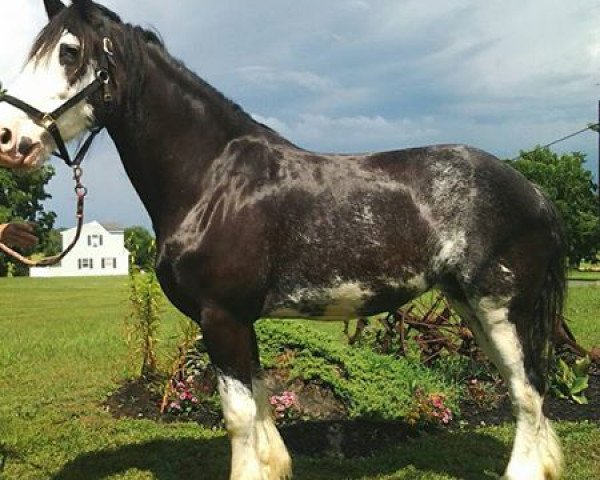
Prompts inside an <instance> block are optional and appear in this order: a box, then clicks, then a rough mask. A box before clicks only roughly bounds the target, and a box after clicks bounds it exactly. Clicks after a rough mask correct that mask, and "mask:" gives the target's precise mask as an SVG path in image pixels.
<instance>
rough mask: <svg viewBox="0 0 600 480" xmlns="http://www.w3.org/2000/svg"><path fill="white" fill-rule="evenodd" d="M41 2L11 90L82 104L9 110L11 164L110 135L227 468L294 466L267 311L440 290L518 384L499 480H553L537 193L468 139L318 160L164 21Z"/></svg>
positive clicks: (348, 307)
mask: <svg viewBox="0 0 600 480" xmlns="http://www.w3.org/2000/svg"><path fill="white" fill-rule="evenodd" d="M44 4H45V8H46V12H47V15H48V18H49V22H48V24H47V25H46V26H45V27H44V28H43V30H42V31H41V32H40V33H39V35H38V37H37V39H36V40H35V42H34V43H33V46H32V49H31V52H30V54H29V56H28V58H27V60H26V64H25V66H24V68H23V71H22V73H21V75H20V76H18V77H17V79H16V81H15V83H14V85H13V86H12V87H11V88H10V89H9V90H8V91H9V92H10V93H11V94H12V95H14V96H15V97H18V98H20V99H23V102H27V103H26V104H27V105H35V109H36V111H38V112H54V111H56V109H61V107H60V105H61V104H62V102H68V101H69V100H71V103H70V105H68V108H62V109H61V112H60V113H61V115H60V116H58V115H55V116H54V117H53V116H52V115H51V114H44V115H41V116H39V115H33V114H32V113H31V111H30V112H27V111H24V110H23V108H24V107H23V108H19V107H15V105H14V104H6V102H3V103H1V104H0V107H1V111H0V152H1V155H2V156H4V157H6V158H10V159H11V161H10V162H7V163H10V164H11V165H17V166H21V167H23V168H25V167H27V168H34V167H35V166H36V165H40V164H41V163H42V162H44V161H45V160H46V159H47V158H48V156H49V155H50V154H51V152H52V151H53V150H54V149H56V148H58V149H61V146H60V143H61V142H63V141H64V142H68V141H70V140H73V139H77V138H81V137H82V136H83V135H84V134H85V132H86V131H88V130H90V129H94V128H98V127H105V128H106V129H107V131H108V133H109V135H110V137H111V138H112V140H113V141H114V143H115V145H116V147H117V150H118V152H119V155H120V157H121V160H122V163H123V165H124V168H125V170H126V172H127V174H128V176H129V178H130V180H131V182H132V184H133V186H134V188H135V190H136V191H137V193H138V195H139V196H140V198H141V200H142V202H143V204H144V206H145V208H146V209H147V211H148V213H149V215H150V218H151V221H152V225H153V228H154V231H155V233H156V238H157V250H158V253H157V259H156V271H157V275H158V278H159V281H160V284H161V286H162V288H163V289H164V292H165V294H166V295H167V297H168V298H169V300H170V301H171V302H172V303H173V304H174V305H175V306H176V307H177V308H178V309H179V310H180V311H181V312H183V313H184V314H186V315H187V316H189V317H190V318H191V319H192V320H193V321H195V322H197V323H198V324H199V325H200V327H201V329H202V332H203V336H204V340H205V342H206V347H207V349H208V352H209V355H210V358H211V361H212V363H213V364H214V366H215V368H216V371H217V375H218V390H219V394H220V397H221V402H222V407H223V414H224V419H225V426H226V429H227V432H228V434H229V438H230V443H231V466H230V472H231V473H230V475H231V476H230V478H231V479H235V480H279V479H284V478H290V476H291V459H290V455H289V454H288V452H287V450H286V447H285V445H284V443H283V441H282V439H281V436H280V434H279V432H278V430H277V428H276V427H275V424H274V421H273V418H272V414H271V410H270V407H269V405H268V402H267V394H266V390H265V387H264V385H263V379H262V374H261V367H260V362H259V350H258V346H257V341H256V335H255V330H254V324H255V322H256V320H258V319H259V318H261V317H269V318H275V319H290V318H295V319H326V320H344V319H348V318H364V317H368V316H372V315H376V314H380V313H386V312H392V311H395V309H397V308H398V307H400V306H401V305H402V304H404V303H406V302H407V301H409V300H410V299H413V298H415V297H416V296H418V295H420V294H422V293H423V292H426V291H427V290H429V289H431V288H433V287H436V288H439V289H440V290H441V291H442V292H443V293H444V294H445V295H446V296H447V298H448V299H449V301H450V302H451V304H452V305H453V307H454V308H455V309H456V310H457V312H459V313H460V315H461V316H462V318H464V319H465V320H466V321H467V322H468V324H469V326H470V328H471V329H472V331H473V333H474V335H475V337H476V339H477V342H478V344H479V345H480V347H481V348H482V349H483V350H484V351H485V352H486V354H487V355H488V356H489V358H490V359H491V361H492V362H493V363H494V364H495V365H496V367H497V368H498V370H499V372H500V374H501V375H502V377H503V379H504V381H505V383H506V385H507V387H508V389H509V392H510V397H511V400H512V403H513V408H514V414H515V417H516V425H517V428H516V434H515V438H514V443H513V447H512V452H511V456H510V459H509V462H508V466H507V467H506V470H505V473H504V477H503V478H505V479H508V480H547V479H557V478H559V476H560V474H561V468H562V467H561V466H562V454H561V447H560V442H559V440H558V438H557V436H556V434H555V433H554V430H553V428H552V426H551V424H550V422H549V421H548V419H547V418H546V417H545V415H544V413H543V411H542V403H543V398H544V395H545V393H546V391H547V388H548V380H547V370H548V365H549V360H550V358H551V355H552V348H551V342H550V337H551V334H552V332H553V331H554V328H555V326H556V318H557V316H558V315H559V313H560V312H561V308H562V305H563V299H564V292H565V284H566V281H565V263H566V262H565V259H566V253H565V251H566V250H565V236H564V233H563V229H562V227H561V222H560V219H559V217H558V215H557V212H556V210H555V208H554V207H553V205H552V204H551V202H550V201H549V200H548V199H547V198H546V197H545V196H544V195H543V194H542V193H541V191H540V190H539V189H538V188H537V187H535V186H533V185H532V184H531V183H529V182H528V181H527V180H526V179H525V178H524V177H522V176H521V175H520V174H519V173H517V172H516V171H514V170H513V169H512V168H511V167H510V166H507V165H505V164H504V163H503V162H501V161H500V160H498V159H497V158H495V157H494V156H492V155H491V154H489V153H486V152H484V151H481V150H479V149H476V148H473V147H470V146H466V145H460V144H457V145H431V146H424V147H420V148H410V149H402V150H396V151H386V152H375V153H369V154H355V155H353V154H320V153H315V152H311V151H307V150H305V149H302V148H300V147H298V146H296V145H294V144H293V143H291V142H290V141H288V140H286V139H285V138H283V137H282V136H281V135H279V134H278V133H277V132H276V131H274V130H272V129H270V128H269V127H267V126H265V125H263V124H261V123H259V122H257V121H255V120H254V119H253V118H252V117H251V116H250V115H248V114H247V113H245V112H244V110H243V109H242V108H241V107H239V106H238V105H237V104H235V103H234V102H232V101H230V100H229V99H227V98H226V97H225V96H223V95H222V94H221V93H220V92H219V91H218V90H216V89H215V88H213V87H212V86H211V85H209V84H207V83H206V82H205V81H203V80H202V79H200V78H199V77H198V76H196V75H195V74H194V73H192V72H191V71H190V70H189V69H188V68H186V67H185V65H184V64H183V63H181V62H180V61H178V60H176V59H174V58H173V57H172V56H171V55H170V54H169V53H168V51H167V50H166V48H165V46H164V44H163V42H162V41H161V39H160V38H159V36H158V35H157V34H155V33H154V32H151V31H148V30H145V29H142V28H140V27H138V26H134V25H131V24H127V23H125V22H123V21H122V20H121V18H120V17H119V16H118V15H117V14H115V13H114V12H112V11H111V10H109V9H107V8H106V7H104V6H102V5H99V4H97V3H94V2H93V1H91V0H73V1H72V4H70V5H69V6H66V5H65V4H63V3H62V2H61V1H60V0H45V1H44ZM92 84H93V85H95V87H94V88H93V89H92V90H89V89H88V90H86V89H87V87H89V86H90V85H92ZM82 92H86V93H85V95H82ZM74 99H75V100H74ZM13 103H14V102H13ZM38 109H39V110H38ZM25 110H26V109H25ZM34 113H35V112H34ZM57 132H58V134H57Z"/></svg>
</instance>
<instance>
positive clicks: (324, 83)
mask: <svg viewBox="0 0 600 480" xmlns="http://www.w3.org/2000/svg"><path fill="white" fill-rule="evenodd" d="M236 72H237V73H238V74H239V75H240V76H241V78H242V80H245V81H248V82H251V83H254V84H255V85H257V86H259V87H262V88H265V87H266V88H272V87H276V88H280V87H283V88H289V87H290V86H291V87H300V88H303V89H306V90H310V91H313V92H319V91H329V90H331V89H333V88H335V87H336V83H335V82H334V81H333V80H331V79H329V78H326V77H322V76H320V75H317V74H315V73H313V72H308V71H295V70H278V69H276V68H272V67H266V66H260V65H253V66H246V67H240V68H237V69H236Z"/></svg>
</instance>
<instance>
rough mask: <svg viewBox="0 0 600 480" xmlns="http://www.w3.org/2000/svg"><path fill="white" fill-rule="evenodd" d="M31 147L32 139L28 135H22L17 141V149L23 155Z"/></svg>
mask: <svg viewBox="0 0 600 480" xmlns="http://www.w3.org/2000/svg"><path fill="white" fill-rule="evenodd" d="M31 147H33V140H31V138H29V137H23V138H22V139H21V141H20V142H19V148H18V149H17V150H18V151H19V153H20V154H21V155H23V156H25V155H27V154H28V153H29V152H30V151H31Z"/></svg>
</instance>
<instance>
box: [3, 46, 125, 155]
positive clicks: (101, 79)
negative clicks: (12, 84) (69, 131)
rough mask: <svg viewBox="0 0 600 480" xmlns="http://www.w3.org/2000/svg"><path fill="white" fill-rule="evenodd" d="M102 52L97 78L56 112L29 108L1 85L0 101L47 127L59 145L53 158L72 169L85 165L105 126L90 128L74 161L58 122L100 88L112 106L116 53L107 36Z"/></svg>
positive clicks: (105, 100) (105, 99)
mask: <svg viewBox="0 0 600 480" xmlns="http://www.w3.org/2000/svg"><path fill="white" fill-rule="evenodd" d="M103 49H104V53H105V56H104V58H102V61H101V62H100V63H101V65H100V67H99V68H98V69H97V70H96V78H95V79H94V80H93V81H92V83H90V84H89V85H88V86H87V87H85V88H84V89H83V90H81V92H79V93H78V94H77V95H75V96H74V97H72V98H70V99H69V100H67V101H66V102H65V103H63V104H62V105H61V106H60V107H58V108H57V109H56V110H54V111H53V112H50V113H48V112H42V111H40V110H38V109H37V108H35V107H32V106H31V105H29V104H28V103H27V102H24V101H23V100H20V99H18V98H16V97H13V96H12V95H8V93H7V92H6V90H3V89H2V85H1V84H0V102H6V103H8V104H10V105H12V106H13V107H15V108H18V109H19V110H22V111H23V112H25V113H26V114H27V115H28V116H29V117H30V118H31V119H32V120H33V121H34V122H35V123H37V124H38V125H39V126H41V127H42V128H44V129H45V130H46V131H47V132H48V133H49V134H50V135H51V136H52V138H53V139H54V143H56V147H57V148H58V152H54V153H53V155H54V156H56V157H58V158H61V159H62V160H63V161H64V162H65V163H66V164H67V166H69V167H77V166H79V165H80V164H81V162H83V159H84V158H85V155H86V154H87V152H88V150H89V149H90V147H91V145H92V142H93V141H94V139H95V138H96V135H98V134H99V133H100V132H101V131H102V129H103V128H104V125H101V124H95V125H92V126H91V127H89V131H90V134H89V135H88V137H87V139H86V140H85V141H84V142H83V144H82V145H81V147H80V148H79V150H78V151H77V153H76V154H75V158H73V159H72V158H71V155H70V154H69V151H68V150H67V147H66V145H65V141H64V140H63V138H62V135H61V133H60V129H59V128H58V124H57V123H56V122H57V121H58V119H59V118H60V117H61V116H62V115H64V114H65V112H67V111H69V110H70V109H72V108H73V107H74V106H75V105H77V104H78V103H79V102H81V101H82V100H86V99H88V98H89V97H90V96H92V95H93V94H94V93H96V92H97V91H99V90H100V89H103V99H104V103H105V104H110V103H111V101H112V94H111V91H110V73H109V70H108V67H109V64H110V63H112V61H113V60H112V56H113V50H112V42H111V40H110V39H109V38H107V37H105V38H104V40H103Z"/></svg>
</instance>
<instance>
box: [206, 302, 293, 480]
mask: <svg viewBox="0 0 600 480" xmlns="http://www.w3.org/2000/svg"><path fill="white" fill-rule="evenodd" d="M201 327H202V332H203V335H204V340H205V342H206V347H207V349H208V352H209V355H210V357H211V360H212V362H213V364H214V365H215V366H216V368H217V374H218V378H219V393H220V395H221V404H222V406H223V415H224V417H225V425H226V427H227V432H228V433H229V437H230V440H231V480H281V479H286V478H290V477H291V460H290V456H289V454H288V452H287V450H286V448H285V445H284V443H283V440H282V439H281V436H280V435H279V432H278V431H277V429H276V427H275V423H274V421H273V416H272V411H271V407H270V405H269V402H268V398H267V393H266V390H265V388H264V385H263V381H262V379H261V378H260V360H259V358H258V347H257V344H256V335H255V332H254V326H253V324H252V323H251V322H244V321H241V320H239V319H237V318H235V317H234V316H232V315H231V314H230V313H228V312H227V311H226V310H224V309H221V308H214V307H210V308H205V309H204V310H203V311H202V316H201Z"/></svg>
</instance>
